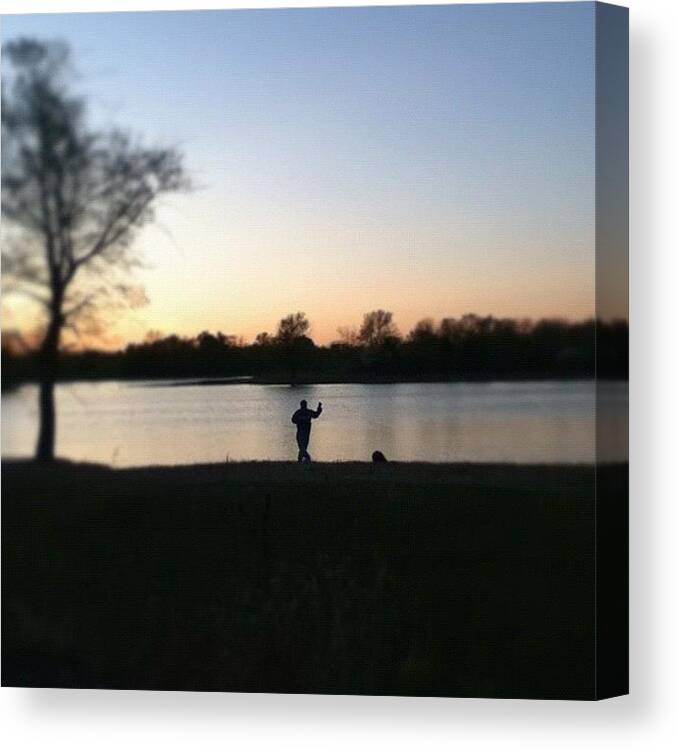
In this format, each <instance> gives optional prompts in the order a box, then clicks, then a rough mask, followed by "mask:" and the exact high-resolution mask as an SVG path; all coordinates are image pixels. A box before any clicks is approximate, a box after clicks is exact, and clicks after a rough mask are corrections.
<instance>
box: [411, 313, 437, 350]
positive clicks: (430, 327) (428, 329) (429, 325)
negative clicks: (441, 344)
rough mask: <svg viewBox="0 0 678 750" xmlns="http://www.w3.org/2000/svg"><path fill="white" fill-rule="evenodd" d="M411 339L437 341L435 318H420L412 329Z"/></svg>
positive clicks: (425, 341)
mask: <svg viewBox="0 0 678 750" xmlns="http://www.w3.org/2000/svg"><path fill="white" fill-rule="evenodd" d="M409 338H410V341H413V342H416V343H420V344H428V343H431V342H432V341H436V340H437V339H438V336H437V334H436V326H435V322H434V320H433V318H424V319H423V320H420V321H419V322H418V323H417V324H416V325H415V326H414V328H413V329H412V330H411V331H410V337H409Z"/></svg>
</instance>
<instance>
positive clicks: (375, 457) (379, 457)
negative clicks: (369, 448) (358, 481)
mask: <svg viewBox="0 0 678 750" xmlns="http://www.w3.org/2000/svg"><path fill="white" fill-rule="evenodd" d="M372 463H375V464H385V463H388V458H386V456H385V455H384V454H383V453H382V452H381V451H374V453H373V454H372Z"/></svg>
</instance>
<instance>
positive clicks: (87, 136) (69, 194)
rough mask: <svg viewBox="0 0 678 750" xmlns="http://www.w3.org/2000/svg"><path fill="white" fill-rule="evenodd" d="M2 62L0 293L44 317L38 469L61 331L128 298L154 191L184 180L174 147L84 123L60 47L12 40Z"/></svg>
mask: <svg viewBox="0 0 678 750" xmlns="http://www.w3.org/2000/svg"><path fill="white" fill-rule="evenodd" d="M2 54H3V63H6V64H5V65H3V81H2V215H3V218H4V219H5V222H4V226H3V235H4V236H3V286H4V287H5V288H6V289H7V288H9V289H10V290H12V291H20V292H21V293H23V294H25V295H27V296H29V297H30V298H31V299H33V300H35V301H36V302H37V303H38V305H40V307H41V308H42V311H43V319H44V335H43V337H42V343H41V345H40V428H39V437H38V444H37V449H36V457H37V458H38V459H40V460H44V461H48V460H51V459H52V458H53V457H54V442H55V428H56V416H55V407H54V383H55V380H56V374H57V363H58V352H59V346H60V342H61V338H62V332H63V329H64V328H65V327H66V326H75V325H76V324H77V322H78V321H83V320H87V319H91V315H92V312H93V311H94V310H95V309H96V308H97V306H98V305H100V304H101V302H102V300H109V301H110V300H111V299H112V298H114V297H123V298H128V299H129V298H130V297H132V299H131V301H132V302H133V303H134V302H135V299H134V296H135V290H134V288H133V287H131V286H130V285H129V284H128V283H127V281H126V274H127V272H129V271H130V270H131V269H132V268H133V267H134V266H135V264H136V263H138V258H137V257H136V256H135V254H134V253H133V251H132V247H131V245H132V240H133V239H134V237H135V234H136V231H137V230H138V229H139V228H140V227H142V226H143V225H144V224H146V223H147V222H148V221H150V220H151V219H152V218H153V206H154V204H155V203H156V201H157V198H158V197H159V196H160V195H162V194H164V193H168V192H171V191H176V190H180V189H184V188H186V187H188V184H187V179H186V176H185V172H184V169H183V166H182V160H181V156H180V154H179V153H177V151H176V150H174V149H171V148H170V149H163V148H144V147H142V146H139V145H136V144H135V143H133V142H132V140H131V139H130V138H129V137H128V136H127V135H126V134H124V133H121V132H119V131H112V132H107V133H102V132H96V131H94V130H92V129H90V128H89V127H88V126H87V123H86V120H85V103H84V101H83V99H82V98H80V97H78V96H75V95H73V94H72V93H71V91H70V88H69V74H70V59H69V49H68V47H67V46H66V45H64V44H60V43H56V42H41V41H36V40H33V39H22V40H19V41H15V42H10V43H8V44H7V45H5V47H4V48H3V53H2ZM136 301H137V302H140V301H142V299H140V298H139V297H137V299H136Z"/></svg>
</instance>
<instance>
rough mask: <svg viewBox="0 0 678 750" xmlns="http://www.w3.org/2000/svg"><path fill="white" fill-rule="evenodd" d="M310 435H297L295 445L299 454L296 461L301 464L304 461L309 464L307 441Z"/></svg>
mask: <svg viewBox="0 0 678 750" xmlns="http://www.w3.org/2000/svg"><path fill="white" fill-rule="evenodd" d="M309 438H310V435H304V434H303V433H302V434H299V433H297V445H298V446H299V453H298V455H297V461H298V462H299V463H300V464H301V463H303V462H304V461H306V462H307V463H310V461H311V456H310V455H309V453H308V450H307V449H308V440H309Z"/></svg>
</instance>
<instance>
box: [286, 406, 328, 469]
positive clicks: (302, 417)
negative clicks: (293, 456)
mask: <svg viewBox="0 0 678 750" xmlns="http://www.w3.org/2000/svg"><path fill="white" fill-rule="evenodd" d="M299 406H300V407H301V408H299V409H297V410H296V411H295V412H294V414H293V415H292V422H293V423H294V424H295V425H296V426H297V445H298V446H299V455H298V456H297V461H298V462H299V463H303V462H304V461H306V462H307V463H310V461H311V456H310V455H309V452H308V441H309V440H310V439H311V420H312V419H317V418H318V417H319V416H320V415H321V414H322V412H323V405H322V404H321V403H320V401H318V408H317V409H316V410H315V411H313V410H312V409H309V408H308V405H307V403H306V401H305V400H304V401H301V402H300V403H299Z"/></svg>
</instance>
